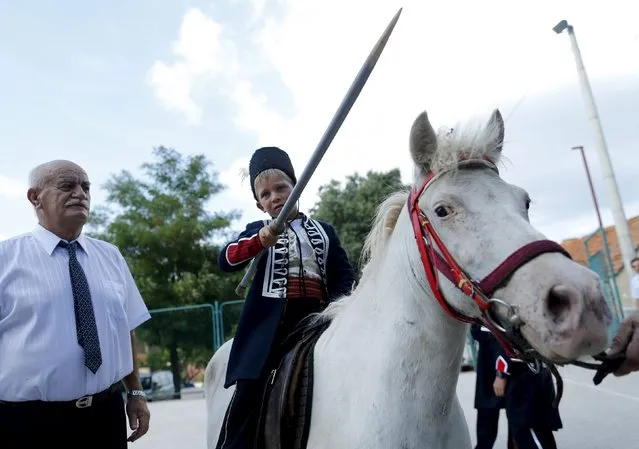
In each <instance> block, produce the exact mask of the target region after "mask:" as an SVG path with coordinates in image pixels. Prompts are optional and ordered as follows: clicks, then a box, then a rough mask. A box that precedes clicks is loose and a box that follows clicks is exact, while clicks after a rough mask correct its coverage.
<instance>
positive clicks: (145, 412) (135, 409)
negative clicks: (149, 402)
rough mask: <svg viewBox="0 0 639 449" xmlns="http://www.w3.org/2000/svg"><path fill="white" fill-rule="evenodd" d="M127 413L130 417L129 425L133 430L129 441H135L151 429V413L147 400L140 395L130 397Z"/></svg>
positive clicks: (127, 402)
mask: <svg viewBox="0 0 639 449" xmlns="http://www.w3.org/2000/svg"><path fill="white" fill-rule="evenodd" d="M126 415H127V416H128V417H129V427H130V428H131V430H133V433H132V434H131V436H130V437H129V438H128V439H127V441H130V442H134V441H135V440H137V439H138V438H140V437H141V436H142V435H144V434H145V433H146V432H147V431H148V430H149V420H150V419H151V413H150V412H149V409H148V407H147V406H146V400H145V399H144V398H142V397H139V396H134V397H132V398H128V399H127V401H126Z"/></svg>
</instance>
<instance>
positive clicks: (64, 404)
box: [0, 382, 120, 408]
mask: <svg viewBox="0 0 639 449" xmlns="http://www.w3.org/2000/svg"><path fill="white" fill-rule="evenodd" d="M119 389H120V383H119V382H118V383H115V384H113V385H111V386H110V387H109V388H107V389H106V390H103V391H100V392H99V393H95V394H88V395H86V396H82V397H81V398H78V399H73V400H71V401H0V405H9V406H15V407H29V408H88V407H91V406H92V405H95V404H96V403H99V402H101V401H103V400H105V399H108V398H109V397H111V395H113V393H115V392H117V391H119Z"/></svg>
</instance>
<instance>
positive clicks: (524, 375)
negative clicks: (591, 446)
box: [471, 324, 562, 449]
mask: <svg viewBox="0 0 639 449" xmlns="http://www.w3.org/2000/svg"><path fill="white" fill-rule="evenodd" d="M473 326H474V328H472V329H471V332H472V333H473V338H475V339H476V340H478V341H479V340H481V341H482V342H483V344H484V345H485V347H486V348H490V350H489V351H490V352H491V356H492V357H494V359H493V362H492V369H493V373H494V374H492V375H491V374H490V372H489V370H490V369H491V367H490V365H491V364H490V361H484V362H483V364H484V366H483V367H482V368H483V370H482V372H481V373H480V371H477V377H478V379H477V384H478V385H479V384H480V382H481V385H482V389H481V391H482V394H483V395H485V396H486V397H487V398H488V397H489V393H488V387H487V385H488V383H492V389H493V392H494V396H495V397H497V398H498V400H500V401H501V400H503V402H499V404H502V405H503V408H505V409H506V417H507V419H508V449H557V444H556V442H555V437H554V434H553V431H557V430H559V429H561V428H562V422H561V417H560V415H559V410H558V409H556V408H554V407H553V406H552V402H553V401H554V399H555V386H554V384H553V380H552V375H551V373H550V371H549V370H548V368H547V367H546V366H544V365H543V364H542V366H541V368H540V370H539V372H535V371H533V370H531V369H530V367H529V366H528V364H527V363H524V362H522V361H521V360H519V359H510V358H509V357H508V356H507V355H506V353H505V352H504V350H503V348H502V347H501V345H500V344H499V342H498V341H497V339H496V338H495V337H494V336H493V335H492V333H491V332H490V331H489V330H488V329H487V328H485V327H483V326H479V325H476V324H473ZM475 335H477V336H475ZM481 346H482V343H480V348H481ZM486 352H488V351H486ZM479 364H480V362H479V357H478V365H479ZM480 376H481V379H480ZM478 390H479V387H478ZM484 401H485V403H486V404H488V405H490V401H489V400H488V399H484ZM485 414H486V415H488V413H485ZM496 414H497V418H494V424H493V423H492V422H491V421H489V418H485V419H486V421H485V422H482V423H481V425H482V426H486V428H485V429H481V430H480V428H479V426H480V423H479V409H478V423H477V427H478V428H477V435H478V437H477V438H478V442H479V438H480V437H479V435H480V434H483V433H486V434H488V436H487V437H484V440H485V441H487V442H489V441H490V445H489V446H479V445H478V446H477V448H484V447H487V448H490V447H492V444H493V443H494V441H495V438H496V435H497V420H498V417H499V410H497V412H496ZM491 426H492V427H491ZM493 429H494V433H492V432H493ZM492 435H494V436H492ZM491 436H492V440H490V439H489V437H491ZM478 444H479V443H478Z"/></svg>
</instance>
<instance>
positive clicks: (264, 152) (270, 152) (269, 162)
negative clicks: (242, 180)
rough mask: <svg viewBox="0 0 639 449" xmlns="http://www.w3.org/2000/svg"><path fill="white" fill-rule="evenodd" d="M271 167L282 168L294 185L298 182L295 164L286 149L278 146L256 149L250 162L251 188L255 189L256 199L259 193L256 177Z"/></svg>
mask: <svg viewBox="0 0 639 449" xmlns="http://www.w3.org/2000/svg"><path fill="white" fill-rule="evenodd" d="M269 168H277V169H279V170H282V171H283V172H284V173H286V175H287V176H288V177H289V178H291V181H293V185H295V184H296V183H297V178H296V177H295V170H294V169H293V164H292V163H291V159H290V158H289V157H288V154H286V152H285V151H284V150H281V149H280V148H277V147H262V148H258V149H257V150H255V153H253V156H251V161H250V162H249V177H250V180H251V190H252V191H253V196H254V197H255V199H257V195H256V194H255V178H257V175H259V174H260V173H262V172H263V171H264V170H268V169H269Z"/></svg>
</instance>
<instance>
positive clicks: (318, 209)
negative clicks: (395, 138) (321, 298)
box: [309, 169, 408, 277]
mask: <svg viewBox="0 0 639 449" xmlns="http://www.w3.org/2000/svg"><path fill="white" fill-rule="evenodd" d="M407 187H408V186H406V185H404V184H403V183H402V178H401V173H400V171H399V169H393V170H390V171H387V172H374V171H369V172H368V173H366V176H361V175H359V174H357V173H355V174H353V175H351V176H348V177H347V178H346V181H345V182H344V183H343V184H342V183H340V182H338V181H336V180H332V181H331V182H329V183H328V184H325V185H323V186H321V187H320V188H319V200H318V201H317V203H316V204H315V205H314V206H313V208H312V209H311V210H310V212H309V215H310V216H312V217H313V218H316V219H318V220H324V221H327V222H329V223H331V224H332V225H333V226H335V229H336V230H337V232H338V234H339V237H340V240H341V242H342V246H343V247H344V249H345V251H346V254H347V255H348V258H349V260H350V262H351V264H353V266H354V267H355V269H356V271H357V274H358V277H359V274H360V269H361V267H360V255H361V253H362V247H363V245H364V239H365V238H366V236H367V235H368V233H369V232H370V229H371V225H372V220H373V218H374V217H375V212H376V211H377V207H378V206H379V204H380V203H381V202H382V201H383V200H384V199H385V198H386V197H387V196H388V195H390V194H391V193H393V192H396V191H397V190H400V189H403V188H407Z"/></svg>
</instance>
